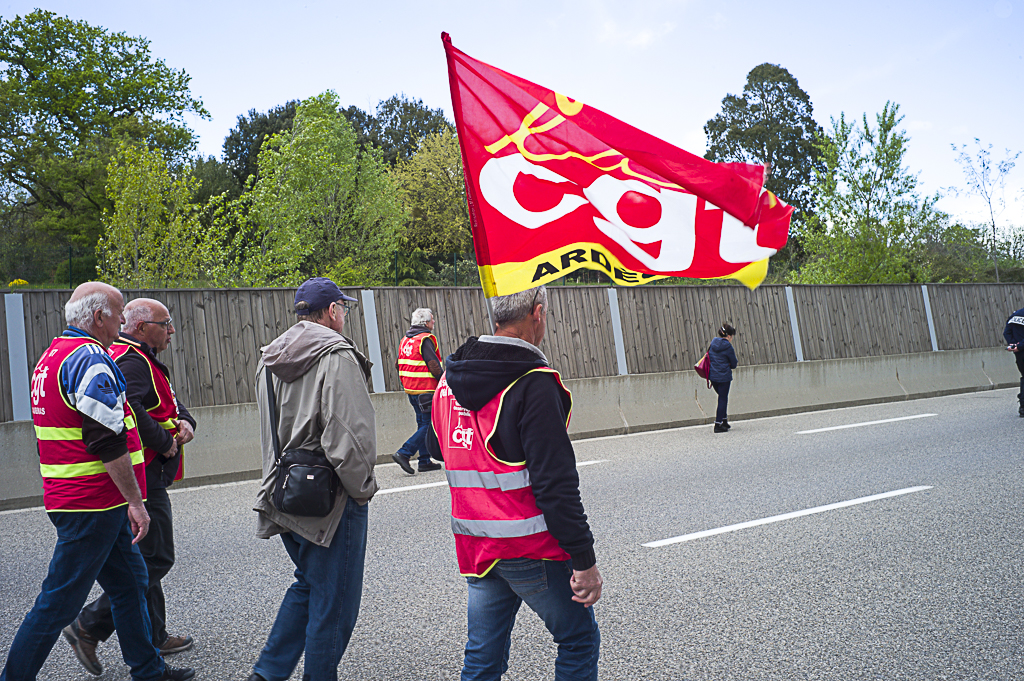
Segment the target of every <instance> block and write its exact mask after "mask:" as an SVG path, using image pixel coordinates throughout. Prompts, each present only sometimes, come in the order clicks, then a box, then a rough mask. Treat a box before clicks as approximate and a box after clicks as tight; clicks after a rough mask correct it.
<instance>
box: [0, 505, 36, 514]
mask: <svg viewBox="0 0 1024 681" xmlns="http://www.w3.org/2000/svg"><path fill="white" fill-rule="evenodd" d="M42 510H43V507H42V506H32V507H31V508H15V509H11V510H10V511H0V515H11V514H13V513H28V512H29V511H42Z"/></svg>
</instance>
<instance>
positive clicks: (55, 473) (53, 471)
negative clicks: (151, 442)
mask: <svg viewBox="0 0 1024 681" xmlns="http://www.w3.org/2000/svg"><path fill="white" fill-rule="evenodd" d="M145 460H146V459H145V457H144V456H143V455H142V452H132V465H133V466H135V465H138V464H140V463H144V462H145ZM39 472H40V473H42V475H43V477H44V478H80V477H82V476H84V475H98V474H100V473H106V472H107V467H106V466H104V465H103V462H102V461H86V462H84V463H65V464H39Z"/></svg>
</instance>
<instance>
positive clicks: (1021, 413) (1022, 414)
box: [1017, 402, 1024, 418]
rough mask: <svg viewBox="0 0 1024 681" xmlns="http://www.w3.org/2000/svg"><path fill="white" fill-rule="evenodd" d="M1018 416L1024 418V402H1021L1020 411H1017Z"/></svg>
mask: <svg viewBox="0 0 1024 681" xmlns="http://www.w3.org/2000/svg"><path fill="white" fill-rule="evenodd" d="M1017 415H1018V416H1020V417H1021V418H1024V402H1021V404H1020V409H1018V410H1017Z"/></svg>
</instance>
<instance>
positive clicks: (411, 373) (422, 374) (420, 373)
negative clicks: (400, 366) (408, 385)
mask: <svg viewBox="0 0 1024 681" xmlns="http://www.w3.org/2000/svg"><path fill="white" fill-rule="evenodd" d="M398 375H399V376H408V377H410V378H433V377H434V374H432V373H430V370H426V371H401V370H400V371H399V372H398Z"/></svg>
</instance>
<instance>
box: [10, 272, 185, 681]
mask: <svg viewBox="0 0 1024 681" xmlns="http://www.w3.org/2000/svg"><path fill="white" fill-rule="evenodd" d="M123 310H124V298H123V297H122V296H121V292H120V291H118V290H117V289H116V288H114V287H113V286H109V285H107V284H103V283H100V282H95V281H91V282H87V283H85V284H82V285H81V286H79V287H78V288H76V289H75V291H74V293H72V294H71V299H70V300H68V303H67V305H66V306H65V307H64V316H65V318H66V319H67V323H68V328H67V330H66V331H65V332H64V333H63V334H62V335H61V336H59V337H57V338H54V339H53V342H52V343H50V347H48V348H47V349H46V351H45V352H44V353H43V356H42V357H41V358H40V359H39V362H38V363H37V364H36V367H35V370H34V371H33V372H32V391H31V399H32V421H33V422H34V424H35V429H36V437H37V438H38V447H39V463H40V468H41V472H42V475H43V505H44V506H45V508H46V511H47V515H48V516H49V518H50V522H51V523H53V526H54V527H55V528H56V529H57V543H56V546H54V548H53V558H52V559H51V560H50V570H49V574H47V576H46V579H45V580H44V581H43V586H42V589H41V592H40V594H39V596H38V597H37V598H36V601H35V604H34V605H33V606H32V610H30V611H29V613H28V614H27V615H25V619H24V621H22V623H21V626H20V627H19V628H18V632H17V634H15V636H14V640H13V641H12V642H11V649H10V651H9V652H8V654H7V664H6V665H5V666H4V669H3V672H2V673H0V681H31V680H33V679H35V678H36V675H37V674H38V673H39V670H40V668H42V666H43V663H44V662H46V657H47V656H48V655H49V653H50V650H51V649H52V648H53V644H54V643H56V642H57V637H59V636H60V633H61V629H63V628H64V627H66V626H67V625H69V624H71V623H72V622H74V621H75V618H76V617H77V616H78V612H79V611H80V610H81V609H82V606H83V605H84V604H85V599H87V598H88V597H89V591H90V590H91V589H92V585H93V583H95V582H99V584H100V586H101V587H103V591H104V592H105V593H106V594H107V595H108V596H109V598H110V603H111V607H112V609H113V613H114V622H115V627H116V629H117V639H118V642H119V643H120V644H121V656H122V657H123V658H124V661H125V663H126V664H127V665H128V666H129V667H131V676H132V679H134V680H135V681H156V680H161V681H162V680H173V681H184V680H185V679H191V678H192V677H194V676H195V672H194V671H193V670H192V669H175V668H173V667H169V666H167V665H166V664H164V661H163V658H161V657H160V651H159V650H157V648H156V646H154V645H153V641H152V636H151V635H150V622H149V613H148V612H147V609H146V588H147V586H148V579H147V572H146V563H145V561H144V560H143V558H142V554H141V553H140V552H139V548H138V546H136V544H138V543H139V542H140V541H142V540H143V539H144V538H145V537H146V533H147V532H148V531H149V527H150V519H149V513H148V512H147V511H146V507H145V505H144V504H143V500H144V499H145V496H146V473H145V470H144V462H143V454H142V441H141V440H140V439H139V431H138V429H137V428H136V427H135V422H136V421H135V415H134V414H133V413H132V408H131V405H130V402H129V400H128V396H127V395H126V384H125V380H124V375H123V374H122V373H121V370H120V369H119V368H118V366H117V365H116V364H115V363H114V360H113V359H112V358H111V356H110V355H109V354H107V348H109V347H110V345H111V343H113V342H114V340H115V339H116V338H117V336H118V332H119V331H120V329H121V325H122V324H124V321H125V320H124V316H123V315H122V314H121V313H122V311H123ZM15 540H16V539H15Z"/></svg>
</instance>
